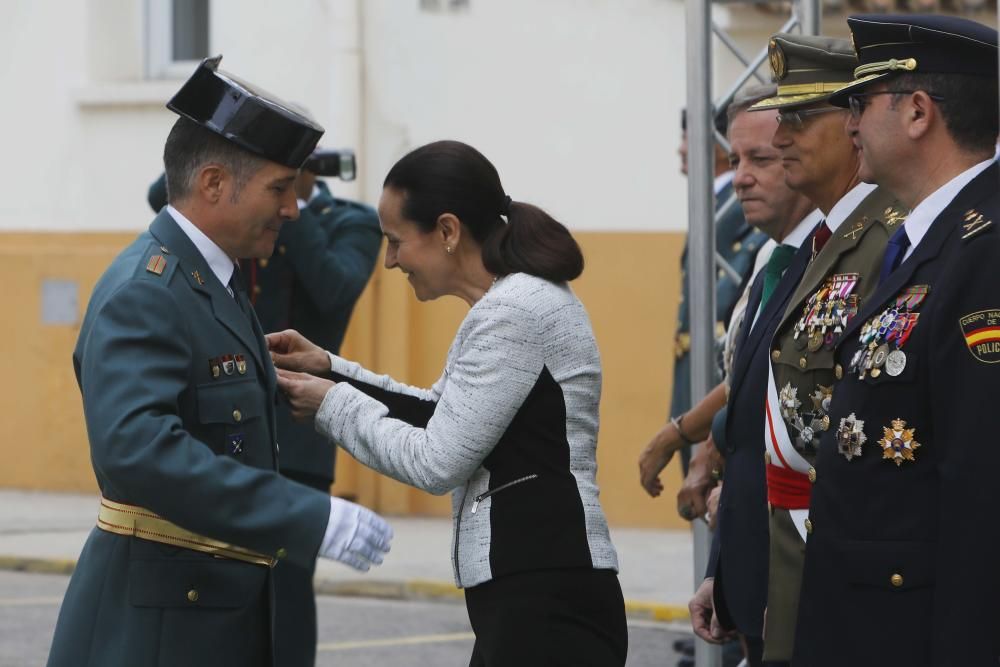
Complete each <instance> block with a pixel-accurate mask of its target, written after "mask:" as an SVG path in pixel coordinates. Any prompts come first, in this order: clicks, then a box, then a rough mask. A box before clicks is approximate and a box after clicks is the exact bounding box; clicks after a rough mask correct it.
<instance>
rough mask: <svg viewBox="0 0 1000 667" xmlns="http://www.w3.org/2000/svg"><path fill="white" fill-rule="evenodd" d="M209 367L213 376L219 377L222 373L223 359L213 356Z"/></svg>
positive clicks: (209, 361)
mask: <svg viewBox="0 0 1000 667" xmlns="http://www.w3.org/2000/svg"><path fill="white" fill-rule="evenodd" d="M208 369H209V370H210V371H211V372H212V377H213V378H217V377H219V375H220V374H221V373H222V359H221V358H220V357H212V358H211V359H209V360H208Z"/></svg>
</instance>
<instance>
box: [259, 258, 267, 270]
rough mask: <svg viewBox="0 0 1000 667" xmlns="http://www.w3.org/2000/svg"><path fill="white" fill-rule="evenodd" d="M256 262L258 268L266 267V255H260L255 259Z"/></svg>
mask: <svg viewBox="0 0 1000 667" xmlns="http://www.w3.org/2000/svg"><path fill="white" fill-rule="evenodd" d="M257 264H258V265H259V266H260V268H262V269H266V268H267V257H262V258H260V259H258V260H257Z"/></svg>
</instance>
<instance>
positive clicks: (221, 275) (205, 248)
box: [167, 204, 235, 287]
mask: <svg viewBox="0 0 1000 667" xmlns="http://www.w3.org/2000/svg"><path fill="white" fill-rule="evenodd" d="M167 213H169V214H170V216H171V217H172V218H173V219H174V220H176V221H177V226H178V227H180V228H181V231H182V232H184V233H185V234H186V235H187V237H188V238H189V239H191V243H193V244H194V247H195V248H197V249H198V252H200V253H201V256H202V257H204V258H205V261H206V262H208V268H210V269H212V273H214V274H215V277H216V278H218V279H219V282H221V283H222V286H223V287H228V286H229V279H230V278H232V277H233V268H234V267H235V264H234V263H233V260H232V259H230V258H229V255H227V254H226V252H225V251H224V250H223V249H222V248H220V247H219V246H218V245H216V244H215V241H213V240H212V239H210V238H208V237H207V236H205V232H203V231H201V230H200V229H198V228H197V227H196V226H195V224H194V223H193V222H191V221H190V220H188V219H187V218H186V217H185V216H184V214H183V213H181V212H180V211H178V210H177V209H176V208H174V207H173V206H171V205H170V204H167Z"/></svg>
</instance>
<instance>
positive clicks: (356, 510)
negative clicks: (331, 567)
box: [319, 496, 392, 572]
mask: <svg viewBox="0 0 1000 667" xmlns="http://www.w3.org/2000/svg"><path fill="white" fill-rule="evenodd" d="M391 541H392V528H391V527H389V524H388V523H386V522H385V519H383V518H382V517H380V516H379V515H378V514H375V512H372V511H371V510H370V509H368V508H367V507H362V506H361V505H357V504H355V503H351V502H347V501H346V500H341V499H340V498H334V497H333V496H330V521H329V523H327V524H326V536H325V537H324V538H323V545H322V546H321V547H320V548H319V555H320V556H322V557H323V558H331V559H333V560H339V561H340V562H341V563H344V564H345V565H350V566H351V567H353V568H354V569H355V570H361V571H362V572H367V571H368V569H369V568H370V567H371V566H372V565H381V564H382V559H383V557H384V556H385V554H386V553H388V551H389V542H391Z"/></svg>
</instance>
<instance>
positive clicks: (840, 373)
mask: <svg viewBox="0 0 1000 667" xmlns="http://www.w3.org/2000/svg"><path fill="white" fill-rule="evenodd" d="M833 374H834V375H836V376H837V379H838V380H840V379H841V378H843V377H844V367H843V366H841V365H840V364H837V365H836V366H835V367H834V368H833Z"/></svg>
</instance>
